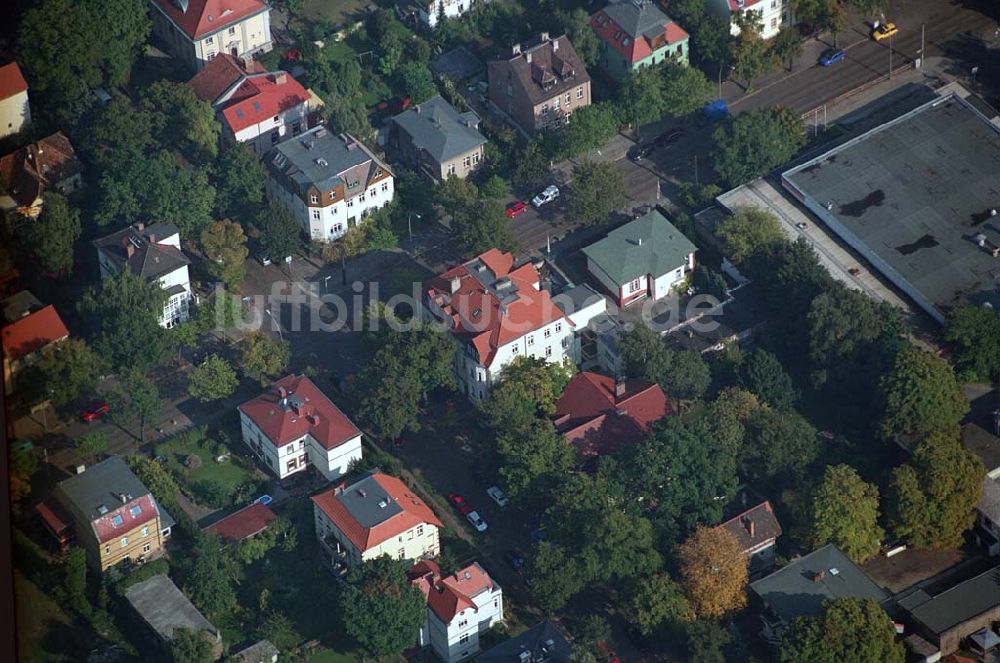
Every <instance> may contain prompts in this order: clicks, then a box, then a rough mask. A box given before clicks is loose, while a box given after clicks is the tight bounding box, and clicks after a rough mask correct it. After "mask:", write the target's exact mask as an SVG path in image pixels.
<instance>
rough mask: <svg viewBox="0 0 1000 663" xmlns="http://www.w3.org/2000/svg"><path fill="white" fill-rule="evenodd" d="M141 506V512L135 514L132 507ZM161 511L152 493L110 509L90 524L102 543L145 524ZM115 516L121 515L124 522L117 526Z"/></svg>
mask: <svg viewBox="0 0 1000 663" xmlns="http://www.w3.org/2000/svg"><path fill="white" fill-rule="evenodd" d="M134 507H139V514H138V515H133V514H132V509H133V508H134ZM159 513H160V511H159V509H158V508H157V506H156V502H154V501H153V497H152V495H150V494H148V493H147V494H145V495H143V496H142V497H137V498H135V499H134V500H132V501H130V502H129V503H128V504H123V505H122V506H120V507H119V508H117V509H115V510H114V511H108V512H107V513H106V514H104V515H103V516H100V517H99V518H97V519H96V520H94V521H93V522H92V523H91V524H90V525H91V527H93V528H94V534H96V535H97V540H98V541H100V542H101V543H105V542H106V541H111V540H112V539H117V538H118V537H120V536H121V535H123V534H125V533H126V532H129V531H131V530H133V529H135V528H136V527H139V526H140V525H145V524H146V523H148V522H151V521H153V520H155V519H156V517H157V516H158V515H159ZM115 516H121V518H122V524H121V525H118V526H117V527H116V526H115V523H114V518H115Z"/></svg>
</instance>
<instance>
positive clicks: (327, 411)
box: [239, 375, 361, 450]
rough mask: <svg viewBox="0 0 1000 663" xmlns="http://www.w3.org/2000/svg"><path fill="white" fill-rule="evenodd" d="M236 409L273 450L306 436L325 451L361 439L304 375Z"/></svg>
mask: <svg viewBox="0 0 1000 663" xmlns="http://www.w3.org/2000/svg"><path fill="white" fill-rule="evenodd" d="M239 409H240V412H242V413H244V414H245V415H246V416H247V417H249V418H250V420H251V421H253V422H254V423H255V424H256V425H257V428H259V429H260V430H261V432H262V433H264V435H266V436H267V439H268V440H270V442H271V444H273V445H274V446H276V447H282V446H284V445H286V444H288V443H289V442H292V441H294V440H298V439H299V438H301V437H302V436H304V435H306V434H307V433H308V434H309V435H310V436H312V438H313V439H314V440H316V442H318V443H319V444H320V446H322V447H323V448H324V449H328V450H329V449H335V448H336V447H339V446H340V445H341V444H344V443H345V442H348V441H350V440H352V439H354V438H355V437H357V436H358V435H361V431H360V430H358V427H357V426H355V425H354V423H353V422H352V421H351V420H350V419H348V418H347V415H345V414H344V413H343V412H341V411H340V408H338V407H337V406H336V405H334V404H333V402H332V401H331V400H330V399H329V398H327V397H326V394H324V393H323V392H322V391H321V390H320V388H319V387H317V386H316V383H314V382H313V381H312V380H310V379H309V378H307V377H306V376H304V375H287V376H285V377H283V378H281V379H280V380H278V381H277V382H275V383H274V385H273V386H272V387H271V388H270V389H268V390H267V391H265V392H264V393H262V394H261V395H260V396H257V397H256V398H254V399H252V400H249V401H247V402H246V403H243V404H242V405H240V408H239Z"/></svg>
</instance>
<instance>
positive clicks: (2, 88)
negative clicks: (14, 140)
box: [0, 62, 31, 138]
mask: <svg viewBox="0 0 1000 663" xmlns="http://www.w3.org/2000/svg"><path fill="white" fill-rule="evenodd" d="M29 124H31V106H30V105H28V83H27V82H26V81H25V80H24V76H22V75H21V69H20V67H18V66H17V63H16V62H8V63H7V64H5V65H3V66H0V138H3V137H4V136H9V135H11V134H16V133H17V132H18V131H21V130H22V129H24V128H25V127H26V126H28V125H29Z"/></svg>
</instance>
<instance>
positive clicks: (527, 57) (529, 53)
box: [524, 51, 531, 64]
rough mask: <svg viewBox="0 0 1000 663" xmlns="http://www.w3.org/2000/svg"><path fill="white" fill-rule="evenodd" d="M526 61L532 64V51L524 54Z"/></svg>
mask: <svg viewBox="0 0 1000 663" xmlns="http://www.w3.org/2000/svg"><path fill="white" fill-rule="evenodd" d="M524 61H525V62H527V63H528V64H531V51H528V52H527V53H525V54H524Z"/></svg>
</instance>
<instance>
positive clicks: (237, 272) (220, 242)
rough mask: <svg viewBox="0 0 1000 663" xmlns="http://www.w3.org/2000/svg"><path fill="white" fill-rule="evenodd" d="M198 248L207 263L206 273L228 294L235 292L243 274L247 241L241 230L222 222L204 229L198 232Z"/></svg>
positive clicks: (231, 222) (224, 220)
mask: <svg viewBox="0 0 1000 663" xmlns="http://www.w3.org/2000/svg"><path fill="white" fill-rule="evenodd" d="M200 239H201V248H202V249H203V250H204V251H205V257H206V258H207V259H208V260H207V262H206V263H205V267H206V268H207V269H208V273H209V274H210V275H211V276H212V277H213V278H216V279H218V280H220V281H222V282H223V283H225V284H226V287H227V288H229V289H230V290H237V289H238V288H239V287H240V284H241V283H242V282H243V277H244V275H245V274H246V260H247V255H248V254H249V251H248V250H247V238H246V235H245V234H244V233H243V227H242V226H240V224H238V223H236V222H235V221H229V220H228V219H223V220H221V221H215V222H213V223H210V224H209V225H207V226H205V228H204V229H203V230H202V231H201V238H200Z"/></svg>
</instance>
